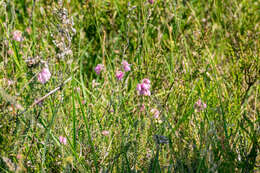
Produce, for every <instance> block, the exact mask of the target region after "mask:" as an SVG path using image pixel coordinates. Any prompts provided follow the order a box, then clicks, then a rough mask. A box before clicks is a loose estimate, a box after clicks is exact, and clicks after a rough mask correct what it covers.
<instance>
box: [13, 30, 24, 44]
mask: <svg viewBox="0 0 260 173" xmlns="http://www.w3.org/2000/svg"><path fill="white" fill-rule="evenodd" d="M13 40H15V41H18V42H22V41H23V37H22V32H21V31H18V30H16V31H14V32H13Z"/></svg>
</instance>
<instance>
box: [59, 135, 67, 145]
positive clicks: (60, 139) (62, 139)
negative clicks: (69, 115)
mask: <svg viewBox="0 0 260 173" xmlns="http://www.w3.org/2000/svg"><path fill="white" fill-rule="evenodd" d="M59 141H60V143H61V144H63V145H66V144H67V138H66V137H63V136H60V137H59Z"/></svg>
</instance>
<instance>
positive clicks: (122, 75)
mask: <svg viewBox="0 0 260 173" xmlns="http://www.w3.org/2000/svg"><path fill="white" fill-rule="evenodd" d="M124 75H125V74H124V72H122V71H118V72H116V78H117V79H118V80H122V79H123V77H124Z"/></svg>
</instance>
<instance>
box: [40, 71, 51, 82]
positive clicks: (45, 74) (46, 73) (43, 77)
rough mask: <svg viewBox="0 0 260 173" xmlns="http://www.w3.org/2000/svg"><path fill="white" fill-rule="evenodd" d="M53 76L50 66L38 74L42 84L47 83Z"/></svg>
mask: <svg viewBox="0 0 260 173" xmlns="http://www.w3.org/2000/svg"><path fill="white" fill-rule="evenodd" d="M50 78H51V73H50V71H49V68H47V67H44V68H43V69H42V71H41V72H40V73H39V74H38V81H39V82H40V83H42V84H45V83H46V82H47V81H48V80H49V79H50Z"/></svg>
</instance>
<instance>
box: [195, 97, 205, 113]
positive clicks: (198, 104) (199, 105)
mask: <svg viewBox="0 0 260 173" xmlns="http://www.w3.org/2000/svg"><path fill="white" fill-rule="evenodd" d="M194 108H195V110H196V111H197V112H200V111H202V110H204V109H206V108H207V105H206V103H203V102H202V101H201V100H200V99H199V100H198V101H197V102H196V103H195V104H194Z"/></svg>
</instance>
